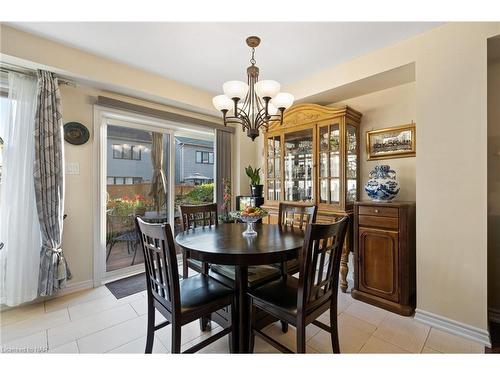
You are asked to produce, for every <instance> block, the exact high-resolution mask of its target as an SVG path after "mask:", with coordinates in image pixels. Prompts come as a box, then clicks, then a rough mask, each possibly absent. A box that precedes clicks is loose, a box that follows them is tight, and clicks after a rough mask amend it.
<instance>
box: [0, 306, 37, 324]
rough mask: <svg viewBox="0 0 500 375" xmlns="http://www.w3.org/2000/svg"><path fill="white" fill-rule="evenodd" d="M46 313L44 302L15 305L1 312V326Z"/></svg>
mask: <svg viewBox="0 0 500 375" xmlns="http://www.w3.org/2000/svg"><path fill="white" fill-rule="evenodd" d="M44 313H45V307H44V303H43V302H38V303H31V304H29V305H25V306H20V307H15V308H12V309H9V310H6V311H2V312H1V313H0V326H4V325H7V324H13V323H17V322H20V321H23V320H26V319H29V318H33V317H35V316H38V315H41V314H44Z"/></svg>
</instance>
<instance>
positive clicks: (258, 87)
mask: <svg viewBox="0 0 500 375" xmlns="http://www.w3.org/2000/svg"><path fill="white" fill-rule="evenodd" d="M280 88H281V85H280V84H279V82H276V81H271V80H264V81H259V82H257V83H256V84H255V92H256V93H257V96H258V97H259V98H274V97H275V96H276V95H277V94H278V93H279V92H280Z"/></svg>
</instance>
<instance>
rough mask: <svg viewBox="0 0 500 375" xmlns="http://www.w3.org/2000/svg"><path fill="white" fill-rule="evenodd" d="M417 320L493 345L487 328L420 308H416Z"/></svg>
mask: <svg viewBox="0 0 500 375" xmlns="http://www.w3.org/2000/svg"><path fill="white" fill-rule="evenodd" d="M415 320H416V321H419V322H421V323H425V324H427V325H430V326H431V327H434V328H437V329H440V330H442V331H445V332H449V333H452V334H454V335H457V336H461V337H464V338H466V339H469V340H472V341H475V342H478V343H480V344H483V345H484V346H487V347H491V341H490V334H489V333H488V331H487V330H485V329H480V328H477V327H473V326H470V325H468V324H464V323H461V322H457V321H456V320H452V319H449V318H445V317H444V316H441V315H436V314H433V313H430V312H428V311H424V310H420V309H416V310H415Z"/></svg>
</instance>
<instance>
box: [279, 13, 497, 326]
mask: <svg viewBox="0 0 500 375" xmlns="http://www.w3.org/2000/svg"><path fill="white" fill-rule="evenodd" d="M497 34H500V23H498V22H497V23H452V24H446V25H443V26H441V27H438V28H436V29H433V30H431V31H429V32H426V33H423V34H420V35H418V36H416V37H413V38H411V39H408V40H406V41H403V42H400V43H398V44H396V45H394V46H391V47H388V48H384V49H380V50H377V51H375V52H373V53H370V54H367V55H364V56H361V57H359V58H357V59H354V60H352V61H349V62H347V63H345V64H342V65H340V66H336V67H333V68H331V69H327V70H324V71H322V72H319V73H317V74H314V75H312V76H310V77H306V78H304V79H303V80H301V81H299V82H296V83H294V84H291V85H288V86H286V87H284V90H286V91H288V92H292V93H294V94H295V96H296V98H297V99H305V100H307V97H308V96H311V95H314V94H318V93H321V92H323V91H328V90H329V89H332V88H333V87H337V86H341V85H343V84H347V83H349V82H353V81H357V80H359V79H363V78H366V77H369V76H371V75H374V74H377V73H380V72H384V71H387V70H390V69H394V68H397V67H399V66H402V65H406V64H408V63H412V62H415V64H416V118H417V119H418V121H417V126H418V136H417V137H418V138H417V154H418V157H417V158H416V159H415V161H416V201H417V309H419V311H422V312H429V313H432V314H435V315H438V316H440V317H443V318H445V319H450V320H454V321H458V322H460V323H463V324H466V325H469V326H472V327H475V328H477V329H478V330H479V331H480V332H482V333H483V334H484V331H485V330H486V329H487V277H486V274H487V241H486V238H487V230H486V217H487V190H486V184H487V163H486V158H487V155H486V139H487V136H486V131H487V121H486V91H487V90H486V86H487V85H486V81H487V80H486V70H487V58H486V54H487V53H486V52H487V51H486V46H487V43H486V41H487V38H489V37H491V36H494V35H497Z"/></svg>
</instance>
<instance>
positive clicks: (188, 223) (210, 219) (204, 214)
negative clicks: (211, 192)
mask: <svg viewBox="0 0 500 375" xmlns="http://www.w3.org/2000/svg"><path fill="white" fill-rule="evenodd" d="M179 209H180V211H181V223H182V230H183V231H185V230H188V229H191V228H198V227H207V226H210V225H217V223H218V221H219V220H218V215H217V203H209V204H200V205H186V206H180V207H179Z"/></svg>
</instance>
